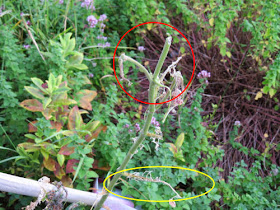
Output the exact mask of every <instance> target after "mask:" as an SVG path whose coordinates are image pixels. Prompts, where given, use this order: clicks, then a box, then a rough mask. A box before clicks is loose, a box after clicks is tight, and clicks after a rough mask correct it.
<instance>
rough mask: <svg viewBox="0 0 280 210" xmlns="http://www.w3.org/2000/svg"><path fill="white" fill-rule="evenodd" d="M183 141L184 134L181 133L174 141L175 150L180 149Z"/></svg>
mask: <svg viewBox="0 0 280 210" xmlns="http://www.w3.org/2000/svg"><path fill="white" fill-rule="evenodd" d="M184 139H185V134H184V133H181V134H180V135H179V136H178V137H177V139H176V142H175V146H176V148H177V149H180V148H181V146H182V144H183V142H184Z"/></svg>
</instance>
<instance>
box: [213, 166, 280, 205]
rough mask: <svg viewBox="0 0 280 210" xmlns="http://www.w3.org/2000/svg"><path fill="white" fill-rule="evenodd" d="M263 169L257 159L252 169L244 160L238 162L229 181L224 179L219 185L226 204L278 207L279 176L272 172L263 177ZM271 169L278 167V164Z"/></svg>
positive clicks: (279, 192)
mask: <svg viewBox="0 0 280 210" xmlns="http://www.w3.org/2000/svg"><path fill="white" fill-rule="evenodd" d="M278 168H279V167H278ZM261 169H262V166H261V163H260V162H259V161H255V163H253V167H251V168H250V170H248V165H247V164H246V163H245V162H244V161H241V162H240V163H236V167H234V170H233V172H231V176H229V181H228V182H227V183H226V182H225V181H224V180H222V181H220V183H219V185H218V186H219V191H220V192H222V193H223V201H224V204H225V205H227V206H228V207H230V208H234V209H245V208H248V207H250V208H253V209H277V208H278V207H279V203H278V197H279V195H280V188H279V186H278V187H277V185H276V183H279V176H277V174H276V173H273V172H272V173H271V175H270V176H267V177H261V176H260V175H259V170H261ZM271 169H272V170H273V169H276V166H275V165H274V166H272V168H271Z"/></svg>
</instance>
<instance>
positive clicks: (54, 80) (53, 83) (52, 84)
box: [47, 73, 56, 93]
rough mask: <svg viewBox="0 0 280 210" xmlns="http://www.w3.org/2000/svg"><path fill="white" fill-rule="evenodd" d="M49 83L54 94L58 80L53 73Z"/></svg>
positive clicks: (49, 87) (49, 88)
mask: <svg viewBox="0 0 280 210" xmlns="http://www.w3.org/2000/svg"><path fill="white" fill-rule="evenodd" d="M47 83H48V90H49V91H50V92H51V93H52V92H53V91H54V88H55V86H56V79H55V77H54V75H53V74H52V73H51V74H50V76H49V80H48V81H47Z"/></svg>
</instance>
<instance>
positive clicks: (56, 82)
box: [18, 74, 101, 188]
mask: <svg viewBox="0 0 280 210" xmlns="http://www.w3.org/2000/svg"><path fill="white" fill-rule="evenodd" d="M32 81H33V83H34V84H35V86H36V87H32V86H26V87H25V89H26V90H27V91H28V92H29V93H30V94H31V95H32V96H34V97H35V98H37V99H27V100H25V101H23V102H21V104H20V105H21V106H22V107H23V108H25V109H27V110H29V111H32V112H41V113H42V115H43V116H44V118H39V119H38V120H37V121H33V122H31V123H30V124H29V132H32V133H35V134H26V135H25V136H26V137H28V138H29V139H30V140H31V142H25V143H21V144H19V145H18V152H19V154H20V155H21V157H20V158H19V159H27V160H28V161H31V162H33V163H37V164H40V163H41V158H42V157H43V166H44V168H46V169H48V170H49V171H53V173H54V175H55V176H56V177H57V178H58V179H61V180H62V182H63V183H64V185H66V186H70V185H71V183H72V179H71V178H70V177H69V176H66V174H67V173H75V172H76V174H75V176H77V175H78V178H79V180H82V181H81V182H82V183H84V185H83V186H87V187H89V186H88V183H89V182H90V178H92V177H96V176H97V174H96V173H95V172H92V173H94V174H91V172H89V173H87V174H86V172H88V170H89V169H90V168H91V166H92V163H93V161H94V160H93V158H92V157H87V156H86V155H87V154H91V153H92V150H91V148H92V147H93V141H94V139H95V138H96V137H97V136H98V133H99V132H100V131H101V130H100V129H99V130H97V129H98V127H99V126H100V122H99V121H93V120H91V121H90V122H88V123H87V124H85V123H84V122H83V119H82V116H81V114H83V113H88V112H87V111H86V110H92V107H91V104H90V102H91V101H92V100H93V99H94V97H95V96H96V92H95V91H92V90H86V89H85V90H81V91H80V92H78V93H77V94H75V95H74V96H73V98H74V99H75V100H74V99H71V98H70V94H69V93H68V92H69V91H70V90H71V89H70V88H69V87H67V83H66V82H65V81H64V82H63V81H62V75H60V76H58V77H57V78H55V77H54V75H53V74H50V76H49V80H47V81H46V83H44V82H43V81H42V80H40V79H38V78H32ZM39 100H40V101H39ZM72 104H79V106H80V107H82V108H84V109H86V110H80V109H79V108H78V106H77V105H75V106H74V107H72V108H70V107H69V106H70V105H72ZM65 127H67V129H64V128H65ZM74 152H75V154H73V153H74ZM71 155H72V156H71ZM54 158H55V159H56V160H57V161H56V160H55V159H54ZM66 162H67V164H66V166H65V165H64V164H65V163H66ZM77 162H78V163H79V166H78V169H77V170H74V169H73V166H74V164H75V163H77ZM35 168H36V167H35ZM64 168H65V169H66V171H65V170H64ZM85 177H86V178H85ZM79 187H80V188H81V187H82V186H79Z"/></svg>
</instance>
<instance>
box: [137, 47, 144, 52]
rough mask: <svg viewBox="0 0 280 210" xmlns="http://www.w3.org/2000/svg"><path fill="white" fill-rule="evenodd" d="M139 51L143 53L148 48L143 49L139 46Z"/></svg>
mask: <svg viewBox="0 0 280 210" xmlns="http://www.w3.org/2000/svg"><path fill="white" fill-rule="evenodd" d="M138 50H139V51H140V52H143V51H144V50H146V48H145V47H143V46H139V47H138Z"/></svg>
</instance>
